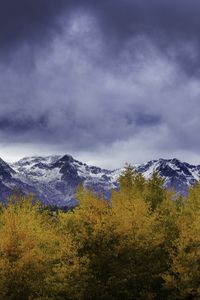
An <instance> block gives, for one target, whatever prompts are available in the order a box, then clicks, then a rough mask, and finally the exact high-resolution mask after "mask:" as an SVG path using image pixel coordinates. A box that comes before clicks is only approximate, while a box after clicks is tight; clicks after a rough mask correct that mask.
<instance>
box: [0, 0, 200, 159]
mask: <svg viewBox="0 0 200 300" xmlns="http://www.w3.org/2000/svg"><path fill="white" fill-rule="evenodd" d="M199 11H200V2H199V1H195V0H190V1H186V0H176V1H174V0H173V1H172V0H163V1H161V0H123V1H122V0H119V1H118V0H99V1H96V0H17V1H13V0H0V140H1V142H2V143H5V144H8V145H13V144H16V143H20V144H21V145H22V146H21V147H23V148H26V147H28V145H30V144H31V145H35V146H34V147H33V148H34V149H35V148H37V147H38V149H40V148H41V147H42V145H47V148H48V149H49V150H48V153H51V149H52V147H54V146H55V145H57V152H59V151H62V152H66V151H72V154H73V153H74V152H77V153H81V152H84V151H86V152H88V153H89V155H91V153H92V152H93V153H94V152H95V153H98V154H97V156H98V155H99V156H100V152H98V151H100V150H99V149H103V150H102V153H105V154H104V157H103V156H102V160H103V159H105V157H107V158H108V157H110V159H111V160H112V159H113V157H114V155H115V156H116V157H117V158H116V159H118V160H119V161H120V162H121V161H122V160H123V161H125V160H128V159H129V157H130V158H131V157H132V156H133V155H134V157H135V160H139V159H145V158H146V157H149V155H150V156H151V157H149V158H155V156H156V155H159V156H162V155H165V154H169V156H170V153H175V152H177V151H179V150H180V149H185V150H187V151H193V152H195V151H197V150H198V149H199V147H200V142H199V141H198V139H197V138H196V136H198V128H199V126H200V121H199V114H200V109H199V99H200V88H199V77H198V76H199V67H200V56H199V53H200V35H199V32H200V22H199ZM183 120H184V122H183ZM180 124H181V126H180ZM109 151H111V152H112V151H114V155H113V153H111V152H109ZM177 153H178V152H177ZM179 153H180V152H179ZM122 156H123V157H122ZM125 156H126V157H127V158H128V159H127V158H126V157H125ZM172 156H175V154H173V155H172ZM186 160H187V159H186ZM113 165H117V163H116V162H114V163H113Z"/></svg>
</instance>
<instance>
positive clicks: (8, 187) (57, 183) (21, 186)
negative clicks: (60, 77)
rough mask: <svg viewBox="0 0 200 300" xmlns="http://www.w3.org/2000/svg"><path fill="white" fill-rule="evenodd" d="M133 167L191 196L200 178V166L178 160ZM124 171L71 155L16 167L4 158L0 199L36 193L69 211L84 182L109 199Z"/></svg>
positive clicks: (22, 162)
mask: <svg viewBox="0 0 200 300" xmlns="http://www.w3.org/2000/svg"><path fill="white" fill-rule="evenodd" d="M133 167H134V168H135V170H136V171H138V172H140V173H142V174H143V175H144V177H145V178H146V179H149V178H151V176H152V174H153V172H154V171H158V172H159V173H160V175H161V177H162V178H163V179H164V185H165V187H166V188H174V190H175V191H176V192H177V193H178V194H182V195H185V194H187V191H188V188H189V187H190V186H192V185H194V184H195V182H197V181H198V180H199V179H200V165H197V166H195V165H191V164H189V163H186V162H181V161H180V160H178V159H176V158H174V159H158V160H151V161H149V162H147V163H143V164H140V165H138V164H137V165H133ZM122 171H123V169H115V170H107V169H102V168H99V167H96V166H90V165H87V164H85V163H82V162H80V161H78V160H76V159H74V158H73V157H72V156H70V155H64V156H59V155H55V156H47V157H42V156H34V157H25V158H23V159H20V160H19V161H17V162H15V163H12V164H8V163H7V162H5V161H3V160H2V159H0V198H1V201H2V202H4V201H6V199H7V197H8V196H9V195H10V194H12V193H13V192H14V191H20V192H22V193H23V194H28V193H33V194H35V195H36V196H37V198H39V199H40V200H41V201H43V202H44V203H45V204H47V205H50V206H55V207H68V208H69V207H73V206H75V205H76V204H77V201H76V199H75V198H74V195H75V192H76V189H77V186H78V185H79V184H80V183H81V182H82V183H83V184H84V186H85V187H87V188H90V189H92V190H93V191H94V192H95V193H103V194H104V196H105V198H108V199H109V197H110V192H111V190H112V189H117V188H118V178H119V176H120V174H121V172H122Z"/></svg>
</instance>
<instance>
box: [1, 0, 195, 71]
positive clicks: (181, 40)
mask: <svg viewBox="0 0 200 300" xmlns="http://www.w3.org/2000/svg"><path fill="white" fill-rule="evenodd" d="M78 9H81V10H82V11H87V12H88V13H90V14H91V15H93V16H94V17H95V18H96V20H97V23H98V25H99V30H100V31H101V32H102V37H103V39H104V42H105V43H104V46H106V47H105V48H106V49H107V52H106V53H107V55H109V53H110V55H112V56H113V54H115V55H116V54H117V53H120V52H121V51H122V50H123V49H124V47H127V44H126V43H127V42H129V41H131V40H133V39H134V38H137V37H141V36H143V37H145V38H148V39H150V40H151V41H152V42H153V43H155V44H156V46H157V47H159V48H160V49H161V50H162V51H164V52H165V53H166V55H169V56H170V57H171V59H175V60H176V61H178V62H179V63H180V64H182V66H183V67H184V69H185V71H187V72H190V73H191V72H193V71H195V72H198V68H199V53H198V51H196V50H197V49H198V50H199V48H200V36H199V31H200V22H199V11H200V2H199V1H195V0H191V1H190V2H188V1H186V0H176V1H172V0H164V1H160V0H151V1H149V0H142V1H141V0H124V1H116V0H101V1H94V0H58V1H55V0H18V1H13V0H0V45H1V47H0V51H1V52H3V54H4V55H5V53H7V52H8V53H9V52H10V51H13V52H15V47H17V46H20V45H23V44H27V45H31V47H32V48H31V49H30V52H31V51H32V52H33V51H34V47H35V46H36V45H38V46H42V45H44V44H45V43H48V42H49V41H51V38H52V37H53V36H54V35H55V34H56V33H58V32H61V31H62V22H61V19H64V20H67V19H68V18H69V16H70V15H71V14H73V13H74V12H75V11H77V10H78ZM185 43H187V45H185ZM190 43H191V44H190ZM186 46H187V47H186ZM137 47H141V45H135V44H134V46H133V47H130V46H129V49H128V50H129V51H130V53H132V55H133V54H134V53H135V52H137V50H138V49H137ZM105 60H106V58H105V57H104V61H105Z"/></svg>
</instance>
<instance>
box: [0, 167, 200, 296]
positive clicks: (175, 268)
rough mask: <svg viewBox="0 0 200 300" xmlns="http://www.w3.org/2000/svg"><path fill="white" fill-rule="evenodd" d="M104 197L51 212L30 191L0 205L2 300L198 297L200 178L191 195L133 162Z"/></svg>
mask: <svg viewBox="0 0 200 300" xmlns="http://www.w3.org/2000/svg"><path fill="white" fill-rule="evenodd" d="M119 182H120V191H118V192H117V191H113V192H112V196H111V200H110V201H105V200H104V199H102V198H101V197H96V196H94V195H93V194H92V193H91V192H90V191H86V190H84V189H83V188H82V187H80V188H79V190H78V192H77V198H78V199H79V201H80V205H79V206H78V207H77V208H75V209H74V210H73V211H71V212H62V211H58V212H52V211H50V210H48V209H44V208H43V207H42V206H41V204H39V203H35V201H34V200H33V198H32V197H31V196H29V197H25V198H23V197H21V199H19V198H18V197H15V196H13V197H12V198H11V199H10V201H9V204H8V205H7V206H6V207H5V206H4V207H3V206H2V207H1V211H0V299H8V300H26V299H29V300H39V299H40V300H47V299H49V300H51V299H52V300H64V299H66V300H67V299H69V300H79V299H80V300H98V299H99V300H115V299H121V300H122V299H126V300H129V299H130V300H137V299H141V300H151V299H161V300H162V299H169V300H173V299H200V184H199V183H197V184H196V186H195V187H193V188H191V189H190V190H189V194H188V197H187V198H184V197H178V198H177V197H176V195H175V194H174V192H173V191H166V190H165V189H164V187H163V181H162V179H161V178H160V177H159V176H158V174H154V175H153V177H152V179H151V180H149V181H145V179H144V178H143V177H142V175H141V174H138V173H135V172H134V171H133V169H132V168H131V167H130V166H128V167H127V168H126V170H125V171H124V173H123V174H122V176H121V177H120V179H119Z"/></svg>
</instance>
